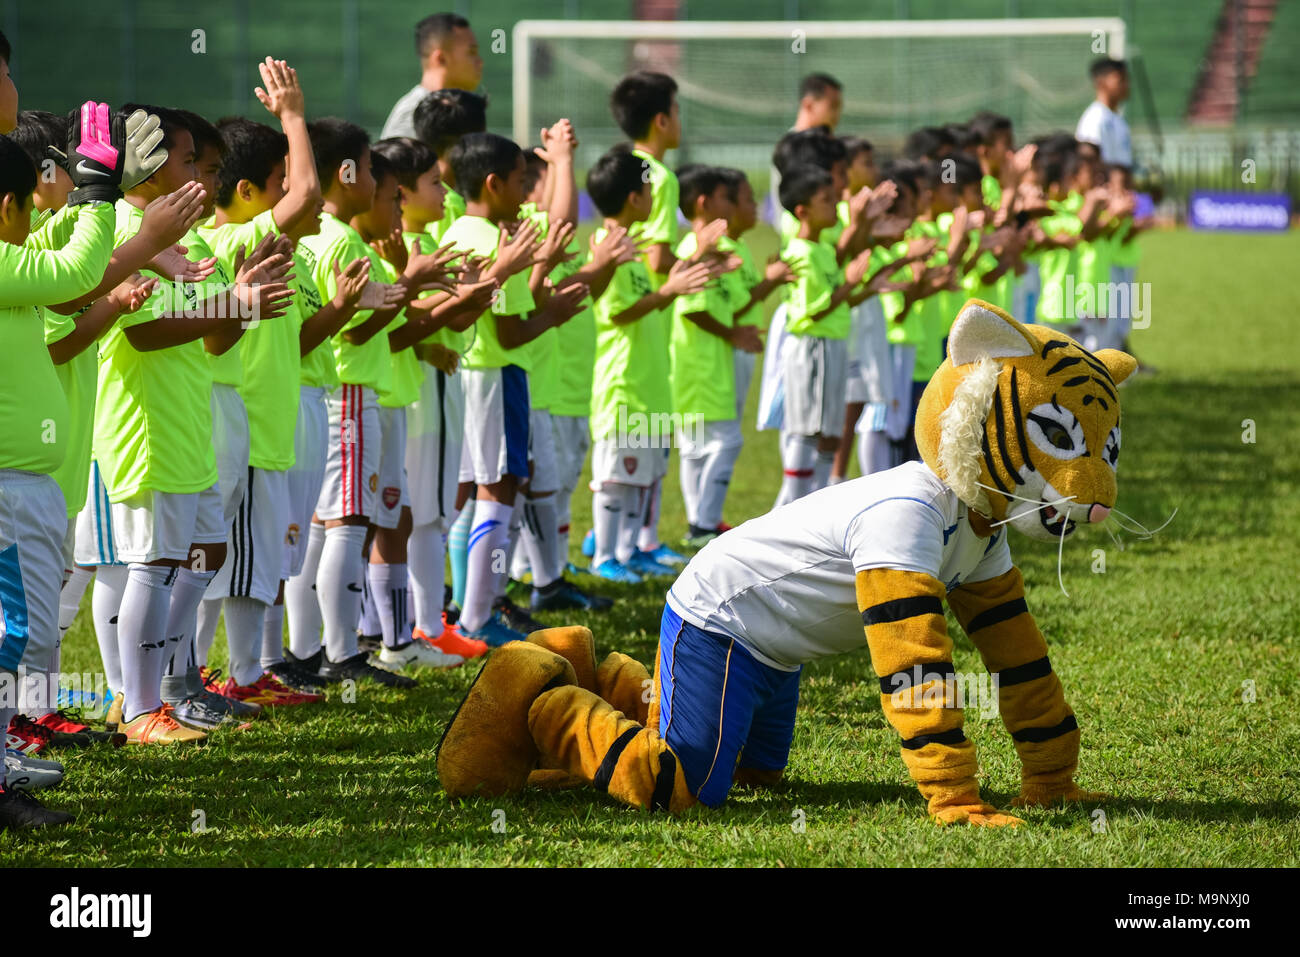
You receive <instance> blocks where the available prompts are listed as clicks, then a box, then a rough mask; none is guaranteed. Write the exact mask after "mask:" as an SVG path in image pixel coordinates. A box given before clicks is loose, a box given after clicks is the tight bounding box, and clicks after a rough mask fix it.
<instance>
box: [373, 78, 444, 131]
mask: <svg viewBox="0 0 1300 957" xmlns="http://www.w3.org/2000/svg"><path fill="white" fill-rule="evenodd" d="M430 92H432V91H430V90H426V89H425V88H424V87H423V86H421V85H420V84H419V83H417V84H415V86H414V87H412V88H411V91H410V92H409V93H406V94H404V95H403V96H402V98H401V99H400V100H398V101H397V102H396V103H394V104H393V110H392V112H391V113H389V114H388V120H387V121H386V122H385V123H384V129H383V132H382V133H380V135H379V138H380V139H388V137H390V136H409V137H411V138H413V139H418V138H419V137H417V136H416V135H415V108H416V107H417V106H419V105H420V101H421V100H423V99H424V98H425V97H426V96H428V95H429V93H430Z"/></svg>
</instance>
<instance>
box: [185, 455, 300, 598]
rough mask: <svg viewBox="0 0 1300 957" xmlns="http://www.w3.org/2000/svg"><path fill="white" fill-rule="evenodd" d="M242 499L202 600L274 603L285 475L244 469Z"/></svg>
mask: <svg viewBox="0 0 1300 957" xmlns="http://www.w3.org/2000/svg"><path fill="white" fill-rule="evenodd" d="M245 488H246V491H245V492H244V498H243V500H242V501H241V502H240V503H239V508H238V509H237V510H236V511H235V520H234V521H233V522H231V523H230V529H229V533H228V536H227V538H226V545H227V548H226V561H225V564H223V565H222V566H221V567H220V568H219V569H217V574H216V575H215V576H214V577H213V579H212V581H211V582H210V583H209V584H208V590H207V592H206V593H205V595H204V597H205V598H256V599H257V600H258V601H260V602H262V603H263V604H266V605H271V604H274V603H275V596H276V595H277V594H278V593H279V591H280V575H281V573H282V571H283V569H284V553H285V545H286V538H287V536H286V533H287V531H288V528H289V473H288V472H284V471H276V470H272V469H259V468H255V467H251V466H250V467H249V469H248V482H247V484H246V486H245Z"/></svg>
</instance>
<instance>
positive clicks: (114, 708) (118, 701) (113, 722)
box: [104, 693, 126, 731]
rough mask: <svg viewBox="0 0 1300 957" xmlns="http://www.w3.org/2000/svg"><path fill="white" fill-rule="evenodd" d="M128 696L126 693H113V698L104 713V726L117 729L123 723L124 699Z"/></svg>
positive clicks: (113, 729) (107, 728) (111, 729)
mask: <svg viewBox="0 0 1300 957" xmlns="http://www.w3.org/2000/svg"><path fill="white" fill-rule="evenodd" d="M125 698H126V695H124V694H121V693H119V694H115V695H113V700H112V701H111V702H110V703H109V705H108V711H107V713H105V715H104V728H105V730H108V731H116V730H117V726H118V725H119V724H121V723H122V701H123V699H125Z"/></svg>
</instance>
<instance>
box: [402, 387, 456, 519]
mask: <svg viewBox="0 0 1300 957" xmlns="http://www.w3.org/2000/svg"><path fill="white" fill-rule="evenodd" d="M464 442H465V390H464V386H463V383H462V376H459V375H452V376H449V375H446V374H445V373H442V372H439V371H438V370H437V369H435V368H433V367H432V366H428V367H427V368H426V369H425V376H424V382H423V383H422V384H421V385H420V398H419V399H418V400H417V401H416V402H415V403H413V404H412V405H410V406H408V407H407V409H406V481H407V485H408V487H409V489H410V496H411V520H412V521H413V522H414V523H415V524H416V525H430V524H435V523H437V524H439V526H440V527H441V528H442V530H443V531H448V530H450V528H451V523H452V522H453V521H455V520H456V487H457V486H458V485H459V484H460V453H461V448H462V446H463V445H464Z"/></svg>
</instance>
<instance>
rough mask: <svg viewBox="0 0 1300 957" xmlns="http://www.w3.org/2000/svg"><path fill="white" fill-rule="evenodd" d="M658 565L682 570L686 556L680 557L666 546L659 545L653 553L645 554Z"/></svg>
mask: <svg viewBox="0 0 1300 957" xmlns="http://www.w3.org/2000/svg"><path fill="white" fill-rule="evenodd" d="M644 554H647V555H649V556H650V557H651V558H652V559H654V560H655V561H657V562H658V563H659V564H660V565H668V566H670V567H675V568H684V567H685V566H686V556H685V555H681V554H679V553H677V552H675V551H673V550H672V549H671V548H669V547H668V546H667V545H660V546H659V547H658V548H656V549H654V550H653V551H649V552H645V553H644Z"/></svg>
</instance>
